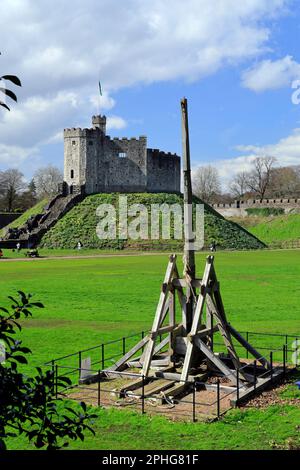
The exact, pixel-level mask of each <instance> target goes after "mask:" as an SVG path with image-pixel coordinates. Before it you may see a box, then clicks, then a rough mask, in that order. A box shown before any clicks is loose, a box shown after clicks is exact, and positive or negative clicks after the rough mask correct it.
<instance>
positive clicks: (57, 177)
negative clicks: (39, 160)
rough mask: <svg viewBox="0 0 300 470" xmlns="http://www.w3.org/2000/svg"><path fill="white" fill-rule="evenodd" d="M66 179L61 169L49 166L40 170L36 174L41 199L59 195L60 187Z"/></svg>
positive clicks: (37, 190) (37, 189)
mask: <svg viewBox="0 0 300 470" xmlns="http://www.w3.org/2000/svg"><path fill="white" fill-rule="evenodd" d="M63 179H64V177H63V174H62V172H61V171H60V169H59V168H56V167H55V166H53V165H48V166H45V167H42V168H39V169H38V170H37V171H36V172H35V174H34V182H35V185H36V192H37V195H38V197H39V198H44V197H49V196H50V197H52V196H55V194H57V193H58V185H59V183H62V181H63Z"/></svg>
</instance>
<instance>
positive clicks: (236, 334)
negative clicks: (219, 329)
mask: <svg viewBox="0 0 300 470" xmlns="http://www.w3.org/2000/svg"><path fill="white" fill-rule="evenodd" d="M228 328H229V330H230V332H231V334H232V336H234V337H235V339H236V340H237V341H238V342H239V343H240V344H241V345H242V346H243V347H244V348H245V349H247V351H249V353H250V354H252V356H254V357H255V359H257V360H258V361H259V362H260V363H261V364H262V365H263V366H264V367H267V368H268V369H269V368H270V363H269V362H268V361H267V359H266V358H264V357H262V355H261V354H260V353H259V352H258V351H257V350H256V349H255V348H254V347H253V346H251V344H249V343H248V342H247V341H246V340H245V338H243V336H242V335H241V334H240V333H239V332H238V331H236V330H235V329H234V328H233V326H231V325H230V324H228Z"/></svg>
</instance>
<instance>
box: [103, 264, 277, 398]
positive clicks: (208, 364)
mask: <svg viewBox="0 0 300 470" xmlns="http://www.w3.org/2000/svg"><path fill="white" fill-rule="evenodd" d="M188 283H189V286H188ZM187 288H189V289H190V291H191V292H192V295H193V298H194V312H193V321H192V325H191V328H190V330H187V327H186V325H187V319H186V293H185V292H186V289H187ZM176 297H177V298H178V300H179V306H180V313H181V315H180V321H178V320H177V318H176V308H175V307H176V305H175V302H176ZM177 313H179V312H177ZM216 333H219V338H221V339H222V340H223V343H224V346H225V350H226V352H227V354H226V355H224V353H223V354H219V353H217V352H215V351H214V343H215V342H214V335H215V334H216ZM165 335H167V336H166V337H165V338H164V339H162V337H163V336H165ZM232 336H233V337H234V338H235V339H236V340H237V341H238V342H239V343H240V344H241V345H242V346H243V348H245V350H247V351H248V352H249V353H250V354H251V355H253V356H254V358H255V359H258V360H259V361H260V362H261V364H262V366H264V367H265V368H266V370H267V369H268V367H269V363H268V361H267V360H266V359H265V358H264V357H262V355H261V354H260V353H259V352H258V351H256V349H255V348H254V347H253V346H251V345H250V344H249V343H248V342H247V341H246V339H245V338H243V337H242V335H241V334H240V333H238V332H237V331H236V330H235V329H234V328H233V327H232V326H231V325H230V324H229V323H228V321H227V318H226V314H225V310H224V306H223V301H222V297H221V292H220V284H219V282H218V279H217V276H216V272H215V268H214V257H213V256H208V258H207V260H206V265H205V270H204V274H203V278H202V279H193V280H191V281H187V279H186V278H179V277H178V269H177V266H176V255H171V256H170V259H169V263H168V266H167V270H166V274H165V278H164V281H163V284H162V288H161V293H160V296H159V301H158V304H157V308H156V313H155V317H154V321H153V325H152V328H151V331H150V333H149V334H148V335H147V336H145V337H144V338H143V339H142V340H140V341H139V342H138V343H137V344H136V345H135V346H134V347H133V348H132V349H131V350H130V351H128V352H127V353H126V354H125V355H124V356H123V357H122V358H121V359H120V360H119V361H117V362H116V363H115V364H114V365H113V366H112V367H110V368H109V369H106V371H105V372H106V373H107V375H109V376H113V372H115V371H118V372H121V371H124V370H125V369H128V368H130V367H135V368H140V375H141V378H142V377H143V378H145V379H151V377H153V376H156V375H158V370H159V369H160V371H161V374H160V375H161V376H162V377H164V373H165V375H166V376H168V379H169V380H170V379H174V386H173V387H172V389H170V390H169V391H168V392H169V393H171V392H172V395H173V396H174V395H176V394H177V393H180V392H182V391H183V390H184V389H185V387H186V385H187V384H188V382H189V380H190V378H191V377H193V376H195V375H197V370H198V371H200V370H201V371H202V372H203V371H204V372H207V373H209V374H214V373H216V374H217V375H218V376H223V377H224V376H226V377H227V379H228V381H229V382H231V383H232V384H233V385H236V384H237V382H238V383H239V385H240V386H242V385H245V384H249V385H251V384H252V383H253V380H254V378H253V376H252V375H250V374H246V373H245V372H244V371H243V366H242V365H241V362H240V359H239V356H238V354H237V352H236V349H235V347H234V344H233V341H232ZM158 338H160V341H158ZM166 348H167V351H164V350H165V349H166ZM141 349H143V353H142V354H141V355H140V356H138V357H135V356H136V355H137V353H138V352H139V351H140V350H141ZM162 350H163V351H164V352H163V353H161V351H162ZM225 357H226V360H224V358H225ZM124 376H125V375H124ZM140 383H141V381H140V380H136V381H135V385H136V386H139V385H140ZM163 388H164V386H163V385H162V386H161V389H163ZM158 389H159V387H158ZM126 390H128V386H126Z"/></svg>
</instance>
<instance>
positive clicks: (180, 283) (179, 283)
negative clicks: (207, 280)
mask: <svg viewBox="0 0 300 470" xmlns="http://www.w3.org/2000/svg"><path fill="white" fill-rule="evenodd" d="M201 283H202V279H192V281H191V285H192V287H194V288H198V289H199V288H200V287H201ZM172 284H173V286H174V287H187V286H188V283H187V282H186V279H179V278H174V279H173V280H172Z"/></svg>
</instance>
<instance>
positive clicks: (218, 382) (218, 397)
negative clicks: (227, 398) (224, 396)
mask: <svg viewBox="0 0 300 470" xmlns="http://www.w3.org/2000/svg"><path fill="white" fill-rule="evenodd" d="M217 417H218V418H220V380H219V379H218V381H217Z"/></svg>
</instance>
